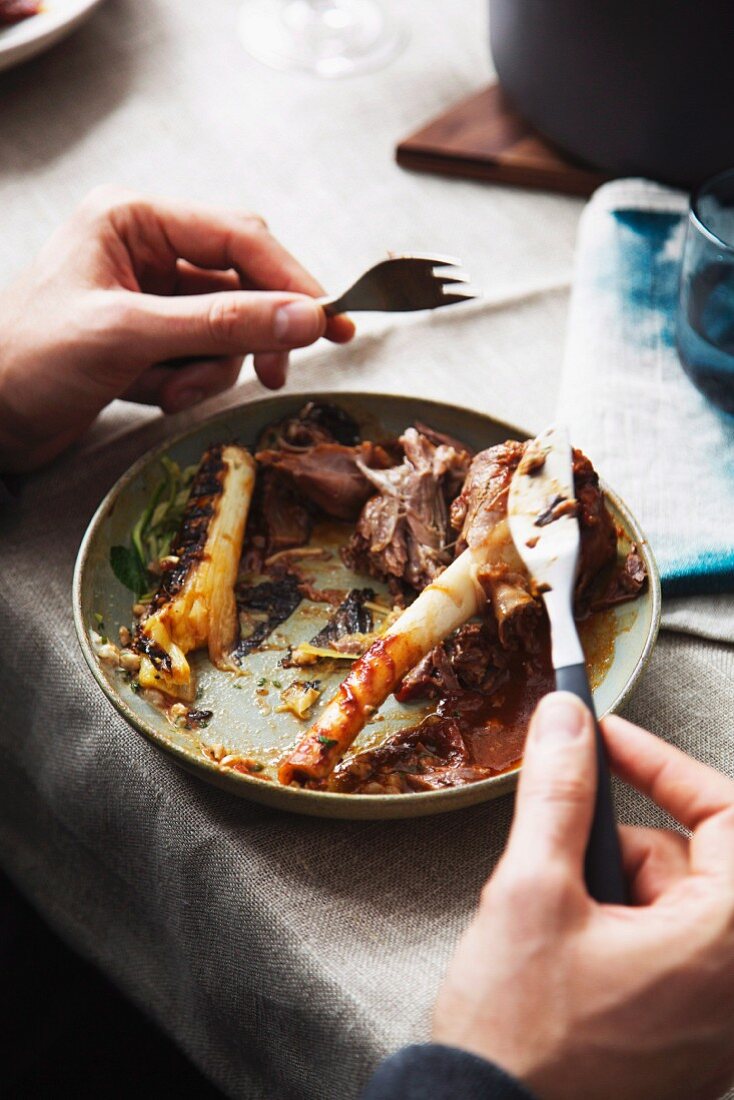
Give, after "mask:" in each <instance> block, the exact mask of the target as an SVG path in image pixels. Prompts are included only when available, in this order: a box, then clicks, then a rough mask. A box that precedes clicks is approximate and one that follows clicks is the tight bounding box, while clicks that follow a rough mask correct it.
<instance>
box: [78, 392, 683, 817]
mask: <svg viewBox="0 0 734 1100" xmlns="http://www.w3.org/2000/svg"><path fill="white" fill-rule="evenodd" d="M364 398H367V399H370V400H375V399H378V400H384V401H386V402H398V403H403V402H405V403H409V402H411V401H413V400H415V398H413V397H411V396H408V395H401V394H388V393H372V392H369V391H361V392H360V391H353V390H344V391H335V392H304V393H288V394H285V395H281V396H279V397H265V398H260V399H258V400H257V401H247V402H242V403H241V404H239V405H232V406H230V407H228V408H227V409H225V410H223V411H222V412H219V413H216V414H215V415H213V416H211V417H208V418H207V419H206V420H200V421H198V422H196V423H195V424H191V425H189V427H187V428H185V429H184V430H183V431H181V432H178V433H176V434H175V435H172V436H169V437H168V438H167V439H165V440H164V441H163V442H162V443H160V444H158V445H157V446H155V447H153V448H151V449H150V450H148V451H146V453H145V454H143V455H141V457H140V458H138V459H137V460H136V461H135V462H134V463H133V465H132V466H130V467H129V469H128V470H127V471H126V472H125V473H124V474H123V475H122V476H121V477H120V478H118V480H117V481H116V482H115V484H114V485H113V486H112V488H111V489H110V490H109V491H108V492H107V493H106V495H105V496H104V498H103V499H102V501H101V503H100V504H99V506H98V508H97V510H96V511H95V513H94V515H93V516H92V519H91V520H90V522H89V526H88V527H87V530H86V532H85V533H84V537H83V539H82V541H81V544H80V546H79V551H78V553H77V559H76V564H75V566H74V577H73V581H72V603H73V612H74V626H75V628H76V633H77V637H78V639H79V644H80V646H81V650H82V653H83V654H84V658H85V660H86V662H87V664H88V665H89V668H90V670H91V673H92V675H93V676H94V679H95V680H96V681H97V684H98V685H99V687H100V688H101V689H102V691H103V692H104V694H105V695H106V696H107V698H108V699H109V701H110V702H111V703H112V705H113V707H114V708H115V710H117V711H118V713H119V714H121V715H122V717H123V718H124V719H125V720H126V721H127V722H128V723H129V724H130V725H131V726H132V727H133V728H134V729H136V730H138V731H139V732H140V733H142V734H143V735H144V736H145V737H146V738H147V739H148V740H149V741H151V742H153V744H154V745H156V746H157V747H158V748H159V749H162V750H163V751H164V752H166V753H168V754H169V755H171V756H173V757H174V759H175V760H176V762H177V763H178V764H179V765H180V766H181V767H183V768H184V769H185V770H186V771H188V772H191V773H192V774H194V775H197V776H198V777H199V778H200V779H205V780H207V781H208V782H210V783H212V784H213V785H214V786H216V787H219V788H220V789H222V790H226V791H229V792H230V793H232V794H235V795H238V796H239V797H241V798H246V799H248V800H250V801H254V802H259V803H262V804H265V805H269V806H274V807H276V808H277V809H281V810H286V811H289V812H292V813H298V814H305V815H307V816H314V817H326V818H341V819H349V820H374V819H390V818H393V819H395V818H413V817H423V816H428V815H431V814H439V813H447V812H449V811H451V810H458V809H462V808H464V807H468V806H474V805H477V804H478V803H480V802H486V801H488V800H489V799H492V798H498V797H500V796H501V795H503V794H506V793H508V792H509V791H511V790H514V788H515V787H516V786H517V780H518V776H519V774H520V771H521V765H519V766H518V767H517V768H513V769H512V770H511V771H508V772H503V773H502V775H498V776H493V777H491V778H489V779H481V780H479V781H478V782H476V783H470V784H467V786H464V787H450V788H446V789H444V790H441V791H423V792H416V793H415V794H399V795H388V794H385V795H354V794H342V793H335V792H326V791H308V790H300V789H297V788H294V787H282V786H279V785H277V784H275V783H272V784H271V783H265V782H263V781H262V780H260V779H256V778H254V777H251V776H246V775H242V774H241V773H238V772H232V771H231V770H223V769H221V768H219V766H218V765H217V764H215V763H214V762H213V761H210V760H209V759H207V757H205V756H204V755H203V754H202V753H197V752H196V750H194V749H187V748H185V747H184V746H182V745H179V744H176V743H174V742H173V741H172V740H169V739H168V738H166V737H164V736H163V735H162V734H161V733H160V732H159V731H158V730H157V729H155V728H154V727H153V726H152V725H149V724H148V723H146V722H145V721H143V720H142V719H141V718H140V717H139V716H138V715H137V714H135V712H134V711H133V710H132V709H131V708H130V707H129V706H128V705H127V703H126V701H125V699H124V698H123V697H122V696H121V695H119V694H118V693H117V692H116V691H114V690H113V689H112V687H111V686H110V684H109V683H108V681H107V680H106V679H105V677H104V675H103V674H102V671H101V669H100V666H99V661H98V659H97V657H96V654H95V653H94V651H93V649H92V646H91V643H90V640H89V637H88V634H87V630H86V627H85V625H84V620H83V614H82V587H83V583H84V577H85V572H86V566H87V559H88V554H89V549H90V546H91V544H92V542H93V540H94V538H95V535H96V533H97V530H98V528H99V527H100V525H101V524H102V523H103V522H104V520H105V518H106V517H107V515H108V514H109V513H110V512H111V510H112V509H113V508H114V507H115V504H116V501H117V499H118V497H119V496H120V494H121V493H122V492H124V490H125V489H126V488H127V486H128V485H129V484H130V483H131V482H133V481H134V480H135V478H136V477H138V475H139V474H140V473H141V472H142V471H143V470H144V469H145V468H146V467H148V466H149V465H150V464H151V463H152V462H154V461H155V460H156V459H157V458H158V457H159V456H160V455H162V454H165V453H166V452H168V451H169V450H170V449H171V447H175V446H176V445H177V444H178V443H181V442H182V441H183V440H186V439H188V438H190V437H191V436H193V435H197V434H199V433H200V432H202V431H204V430H205V429H207V428H214V427H216V425H218V424H220V423H226V422H227V421H228V420H231V418H232V417H233V416H238V415H241V413H242V411H243V410H246V411H249V410H254V409H256V408H260V407H262V405H264V404H267V403H273V404H275V403H276V402H279V403H280V402H282V401H283V400H284V399H285V400H288V399H292V400H293V403H294V405H300V404H303V403H304V402H306V401H316V400H319V401H334V402H337V403H338V402H339V401H346V402H349V403H354V404H358V403H359V401H360V399H364ZM420 401H421V404H422V405H425V406H428V407H433V408H436V409H441V410H449V411H451V412H453V413H456V414H457V415H458V416H461V415H465V416H466V415H469V416H472V417H480V418H484V419H486V420H487V421H488V422H489V423H491V424H492V426H493V427H495V428H500V429H502V431H506V432H507V438H508V439H527V438H528V432H527V431H526V430H524V429H522V428H518V427H517V426H515V425H512V424H508V423H507V422H506V421H502V420H497V419H496V418H495V417H493V416H491V415H490V414H489V413H484V412H482V411H480V410H477V409H468V408H466V407H464V406H461V405H455V404H453V403H451V402H446V401H435V400H431V399H429V398H423V397H421V398H420ZM601 484H602V487H603V489H604V492H605V494H606V495H607V498H608V499H609V500H610V502H611V503H612V505H613V507H614V509H615V510H616V512H617V513H618V515H619V516H620V517H621V518H622V521H623V523H624V526H625V528H626V530H627V532H628V533H629V534H630V535H631V536H632V538H633V539H634V540H635V542H636V543H637V545H638V548H639V549H640V551H641V553H642V557H643V559H644V561H645V565H646V567H647V572H648V577H649V581H648V594H649V598H650V601H651V617H650V626H649V629H648V632H647V635H646V638H645V643H644V646H643V649H642V651H641V653H640V655H639V657H638V659H637V662H636V664H635V666H634V668H633V669H632V672H631V673H630V675H629V676H628V678H627V680H626V682H625V685H624V687H623V688H622V689H621V690H620V691H619V692H618V693H617V695H616V696H615V697H614V699H613V700H612V702H611V703H610V704H609V706H608V707H607V708H606V709H605V710H604V711H603V712H602V713H600V714H599V717H600V718H603V717H605V715H607V714H611V713H614V712H615V711H617V710H618V709H619V708H620V707H621V706H622V705H623V704H624V702H625V701H626V700H627V699H628V697H629V695H630V694H631V692H632V691H633V690H634V687H635V685H636V683H637V681H638V680H639V678H640V676H641V675H642V673H643V672H644V670H645V668H646V666H647V664H648V662H649V660H650V657H651V655H652V651H653V648H654V646H655V642H656V639H657V635H658V631H659V629H660V614H661V602H662V601H661V591H660V575H659V572H658V567H657V563H656V562H655V558H654V556H653V554H652V551H651V549H650V545H649V543H648V541H647V538H646V536H645V534H644V532H643V531H642V529H641V527H640V525H639V523H638V522H637V520H636V519H635V517H634V516H633V515H632V513H631V512H630V510H629V508H628V507H627V505H626V504H625V503H624V502H623V501H622V500H621V499H620V498H619V497H618V496H617V494H616V493H615V492H614V491H613V490H612V489H610V488H609V487H608V486H607V485H606V484H605V482H604V481H603V479H602V480H601Z"/></svg>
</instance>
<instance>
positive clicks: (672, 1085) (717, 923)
mask: <svg viewBox="0 0 734 1100" xmlns="http://www.w3.org/2000/svg"><path fill="white" fill-rule="evenodd" d="M602 730H603V733H604V738H605V742H606V745H607V750H608V754H609V760H610V765H611V767H612V769H613V770H614V771H615V772H616V774H617V775H619V776H621V777H622V778H623V779H624V780H626V781H627V782H628V783H630V784H631V785H632V786H633V787H636V788H637V790H639V791H641V792H643V793H644V794H646V795H648V796H649V797H650V798H651V799H653V801H655V802H656V803H657V804H658V805H660V806H662V807H663V808H664V809H665V810H667V811H668V812H669V813H670V814H671V815H672V816H673V817H674V818H675V819H676V820H677V821H679V822H680V823H681V825H683V826H684V827H685V828H686V829H687V830H690V834H691V835H690V839H688V838H687V837H685V836H683V835H682V834H681V833H678V832H674V831H672V830H671V831H668V830H662V829H644V828H631V827H623V828H622V829H621V830H620V833H621V840H622V849H623V857H624V863H625V873H626V876H627V879H628V883H629V887H630V891H631V896H632V900H633V905H632V906H630V907H623V906H612V905H599V904H597V903H596V902H594V901H592V899H591V898H590V897H589V895H588V893H587V892H586V888H585V886H584V880H583V864H584V850H585V847H586V841H587V838H588V835H589V828H590V824H591V818H592V811H593V804H594V794H595V782H596V771H595V766H594V734H593V727H592V724H591V717H590V715H589V712H588V711H587V710H586V709H585V708H584V707H582V706H581V704H580V703H579V702H578V701H577V700H576V699H575V698H574V697H573V696H571V695H567V694H566V693H558V694H555V695H550V696H548V697H546V698H545V699H544V700H543V701H542V702H541V704H540V706H539V708H538V710H537V711H536V714H535V716H534V718H533V721H532V724H531V729H530V733H529V736H528V743H527V749H526V756H525V761H524V765H523V770H522V777H521V779H520V786H519V790H518V796H517V805H516V810H515V818H514V821H513V825H512V830H511V833H510V838H509V841H508V845H507V849H506V851H505V853H504V855H503V856H502V859H501V860H500V862H499V864H498V865H497V868H496V870H495V872H494V874H493V875H492V877H491V878H490V880H489V882H488V883H487V885H486V886H485V888H484V891H483V893H482V899H481V903H480V907H479V911H478V912H477V915H476V917H475V918H474V920H473V922H472V924H471V925H470V927H469V929H468V930H467V932H466V933H465V935H464V937H463V939H462V941H461V943H460V945H459V948H458V950H457V952H456V955H455V956H454V959H453V961H452V963H451V965H450V967H449V971H448V974H447V977H446V980H445V982H444V985H443V988H442V990H441V993H440V995H439V998H438V1001H437V1005H436V1011H435V1017H434V1028H433V1037H434V1039H435V1041H437V1042H441V1043H445V1044H448V1045H450V1046H457V1047H463V1048H464V1049H466V1050H470V1051H473V1052H474V1053H476V1054H479V1055H482V1056H483V1057H485V1058H487V1059H489V1060H490V1061H493V1062H495V1063H496V1064H498V1065H500V1066H502V1067H503V1068H504V1069H506V1070H507V1071H509V1072H510V1073H512V1074H514V1076H515V1077H517V1078H518V1079H519V1080H521V1081H523V1082H524V1083H525V1084H526V1085H527V1086H528V1087H529V1088H530V1089H531V1090H532V1091H533V1092H535V1094H536V1095H537V1096H538V1097H539V1098H540V1100H560V1098H563V1100H576V1098H579V1100H581V1098H583V1100H603V1098H608V1097H614V1098H615V1100H619V1098H621V1097H624V1100H638V1098H639V1100H643V1098H644V1100H657V1098H660V1100H663V1098H664V1100H694V1098H699V1100H703V1098H708V1097H711V1098H713V1097H717V1096H719V1095H720V1094H721V1093H722V1092H723V1091H725V1089H726V1087H727V1086H728V1085H729V1083H730V1082H731V1080H732V1077H733V1076H734V783H732V782H731V781H730V780H729V779H727V778H725V777H724V776H722V775H720V774H718V773H717V772H715V771H713V770H712V769H711V768H708V767H706V766H705V765H703V764H699V763H697V762H696V761H694V760H692V759H691V758H690V757H688V756H686V755H685V754H684V753H682V752H680V751H679V750H678V749H675V748H673V747H672V746H670V745H667V744H666V743H665V742H663V741H661V740H659V739H658V738H656V737H654V736H653V735H652V734H650V733H647V732H646V731H644V730H641V729H639V728H638V727H636V726H633V725H631V724H630V723H629V722H625V721H623V720H622V719H620V718H608V719H607V720H606V721H605V722H603V723H602Z"/></svg>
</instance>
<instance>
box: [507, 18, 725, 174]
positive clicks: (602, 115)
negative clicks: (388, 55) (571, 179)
mask: <svg viewBox="0 0 734 1100" xmlns="http://www.w3.org/2000/svg"><path fill="white" fill-rule="evenodd" d="M489 6H490V38H491V47H492V55H493V58H494V62H495V66H496V68H497V73H498V75H499V78H500V81H501V83H502V85H503V87H504V88H505V90H506V92H507V93H508V95H509V97H510V98H511V99H512V100H513V102H514V105H515V106H516V107H517V108H518V110H519V111H520V113H521V114H523V115H525V117H526V118H527V119H528V120H529V121H530V122H532V123H533V124H534V125H535V126H537V128H538V129H539V130H540V131H541V132H542V133H543V134H544V135H545V136H546V137H548V138H550V139H551V141H553V142H555V143H556V145H558V146H560V147H561V148H562V149H565V150H566V151H567V152H569V153H572V154H574V155H575V156H577V157H580V158H581V159H582V160H585V161H587V162H588V163H589V164H591V165H594V166H595V167H597V168H600V169H602V170H603V171H605V172H608V173H610V174H612V175H642V176H648V177H651V178H653V179H658V180H662V181H664V182H667V183H673V184H678V185H682V186H685V187H689V186H692V185H694V184H696V183H698V182H700V181H701V180H703V179H705V178H706V177H707V176H709V175H711V174H713V173H714V172H718V171H720V170H721V169H723V168H729V167H731V166H732V165H734V119H732V108H731V105H732V79H731V73H732V64H733V58H734V0H675V2H671V0H490V5H489Z"/></svg>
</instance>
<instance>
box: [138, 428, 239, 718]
mask: <svg viewBox="0 0 734 1100" xmlns="http://www.w3.org/2000/svg"><path fill="white" fill-rule="evenodd" d="M254 487H255V460H254V459H253V457H252V455H250V453H249V452H248V451H246V450H245V449H244V448H243V447H236V446H221V445H219V446H214V447H210V448H209V450H208V451H207V452H206V453H205V455H204V457H203V459H202V461H201V465H200V466H199V469H198V471H197V473H196V476H195V478H194V481H193V484H192V486H191V495H190V496H189V500H188V503H187V505H186V511H185V512H184V517H183V521H182V523H181V529H180V531H179V533H178V537H177V539H176V542H175V545H174V546H173V548H172V551H171V554H170V556H169V557H168V559H166V561H165V562H164V563H163V564H164V566H165V568H164V572H163V578H162V580H161V583H160V587H159V588H158V591H157V592H156V594H155V596H154V597H153V600H152V602H151V604H150V607H149V610H148V612H147V614H146V616H145V617H144V618H143V619H142V620H141V622H140V624H139V626H138V628H137V631H136V635H135V640H134V648H135V650H136V651H137V652H138V653H139V654H140V656H141V658H142V659H141V663H140V673H139V677H138V678H139V680H140V685H141V687H144V688H154V689H156V690H157V691H162V692H165V693H166V694H167V695H171V696H174V697H175V698H177V699H181V700H183V701H184V702H191V701H192V700H193V698H194V695H195V683H194V677H193V674H192V670H191V666H190V664H189V662H188V660H187V656H186V655H187V654H188V653H191V652H192V651H193V650H195V649H200V648H201V647H202V646H204V645H206V646H208V649H209V658H210V660H211V662H212V664H214V665H216V667H217V668H229V667H231V662H230V652H231V649H232V647H233V645H234V643H235V641H236V638H237V635H238V622H237V605H236V601H235V595H234V585H235V581H236V579H237V571H238V568H239V561H240V555H241V553H242V542H243V539H244V533H245V525H246V523H247V515H248V512H249V509H250V503H251V501H252V494H253V490H254Z"/></svg>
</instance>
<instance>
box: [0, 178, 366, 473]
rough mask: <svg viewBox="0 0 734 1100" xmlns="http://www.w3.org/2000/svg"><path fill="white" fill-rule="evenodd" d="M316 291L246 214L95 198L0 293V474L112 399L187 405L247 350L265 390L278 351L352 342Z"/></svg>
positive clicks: (114, 196)
mask: <svg viewBox="0 0 734 1100" xmlns="http://www.w3.org/2000/svg"><path fill="white" fill-rule="evenodd" d="M320 294H323V290H322V288H321V287H320V286H319V284H318V283H317V282H316V280H315V279H314V278H313V276H311V275H310V274H309V273H308V272H307V271H305V270H304V268H303V267H301V265H300V264H299V263H298V262H297V261H296V260H295V259H294V258H293V257H292V256H291V255H290V254H289V253H288V252H286V250H285V249H284V248H283V247H282V245H280V244H279V243H278V242H277V241H276V240H275V238H274V237H272V236H271V235H270V233H269V232H268V230H267V228H266V226H265V223H264V222H263V221H262V219H260V218H259V217H257V216H256V215H252V214H242V213H238V212H233V211H228V210H222V209H218V208H216V207H208V206H198V205H195V204H190V203H182V202H174V201H169V200H165V199H151V198H147V197H142V196H138V195H135V194H132V193H130V192H126V191H120V190H116V189H110V188H98V189H97V190H95V191H93V192H92V194H91V195H90V196H89V197H88V198H87V199H86V200H85V201H84V202H83V203H82V204H81V206H80V207H79V208H78V209H77V211H76V212H75V213H74V214H73V216H72V217H71V219H70V220H69V221H68V222H67V223H66V224H65V225H63V226H62V227H61V228H60V229H58V230H57V231H56V232H55V233H54V235H53V236H52V237H51V239H50V240H49V241H48V242H47V244H46V245H45V246H44V248H43V249H42V250H41V252H40V254H39V255H38V257H37V259H36V260H35V261H34V262H33V264H32V265H31V267H30V268H29V269H28V270H27V271H26V272H25V274H24V275H23V276H21V278H20V279H19V280H18V281H17V282H16V283H15V284H13V285H12V286H11V287H9V288H8V289H7V290H5V291H3V293H2V294H0V334H1V335H0V340H1V341H2V342H1V343H0V469H2V470H5V471H7V470H11V469H12V470H19V469H31V468H33V467H34V466H38V465H41V464H42V463H43V462H47V461H49V460H50V459H51V458H54V457H55V456H56V455H57V454H59V453H60V452H61V451H62V450H63V449H64V448H65V447H66V446H68V445H69V444H70V443H71V442H72V441H73V440H74V439H76V438H78V437H79V436H80V435H81V434H82V433H83V432H84V431H85V430H86V428H87V427H88V426H89V424H91V422H92V421H93V420H94V418H95V417H96V416H97V414H98V413H99V412H100V410H101V409H102V408H104V406H105V405H107V404H108V403H109V402H110V401H112V400H113V398H115V397H122V398H124V399H125V400H128V401H139V402H142V403H143V404H148V405H159V406H160V407H161V408H162V409H163V411H164V412H179V411H181V410H182V409H185V408H188V407H189V406H190V405H194V404H196V403H197V402H198V401H201V400H203V399H204V398H206V397H211V396H213V395H214V394H216V393H220V392H221V391H223V390H226V389H228V388H229V387H230V386H232V385H233V384H234V382H235V380H236V378H237V376H238V374H239V371H240V367H241V365H242V359H243V356H245V355H246V354H248V353H250V352H252V353H254V365H255V371H256V373H257V375H258V377H259V378H260V380H261V382H262V383H263V384H264V385H266V386H268V387H269V388H271V389H277V388H279V387H280V386H282V385H283V383H284V381H285V375H286V369H287V363H288V351H289V349H291V348H296V347H303V346H305V345H307V344H311V343H313V342H314V341H316V340H318V339H319V337H320V336H326V337H327V338H328V339H330V340H333V341H335V342H337V343H343V342H346V341H347V340H350V339H351V337H352V336H353V334H354V325H353V324H352V322H351V321H350V320H349V319H348V318H346V317H335V318H333V319H330V320H328V321H327V319H326V316H325V314H324V312H323V310H322V309H321V308H320V307H319V306H318V305H317V304H316V303H315V302H314V301H313V297H315V296H318V295H320ZM168 360H176V364H175V365H171V364H170V363H167V361H168Z"/></svg>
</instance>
